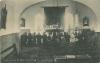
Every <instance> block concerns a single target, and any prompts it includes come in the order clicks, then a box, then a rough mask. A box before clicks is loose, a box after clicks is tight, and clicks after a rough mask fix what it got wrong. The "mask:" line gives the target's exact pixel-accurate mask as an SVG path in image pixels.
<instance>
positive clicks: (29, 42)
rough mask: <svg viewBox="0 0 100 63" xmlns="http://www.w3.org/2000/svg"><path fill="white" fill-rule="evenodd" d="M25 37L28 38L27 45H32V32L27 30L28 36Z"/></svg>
mask: <svg viewBox="0 0 100 63" xmlns="http://www.w3.org/2000/svg"><path fill="white" fill-rule="evenodd" d="M27 39H28V46H29V47H30V46H32V34H31V33H30V32H29V33H28V36H27Z"/></svg>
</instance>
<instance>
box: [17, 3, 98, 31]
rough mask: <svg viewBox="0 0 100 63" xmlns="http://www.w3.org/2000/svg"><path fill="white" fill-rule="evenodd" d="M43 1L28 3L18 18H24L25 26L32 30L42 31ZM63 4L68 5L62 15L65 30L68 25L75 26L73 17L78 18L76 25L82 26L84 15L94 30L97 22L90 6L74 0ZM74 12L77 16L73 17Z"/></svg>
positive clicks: (43, 23) (43, 21) (43, 19)
mask: <svg viewBox="0 0 100 63" xmlns="http://www.w3.org/2000/svg"><path fill="white" fill-rule="evenodd" d="M45 2H46V1H42V2H38V3H36V4H33V5H30V6H29V7H26V8H25V9H24V10H23V12H22V13H21V14H20V18H19V19H21V18H24V19H25V20H26V21H25V22H26V24H25V25H26V28H29V29H31V31H32V32H36V31H41V30H42V32H43V31H44V25H45V18H46V16H45V12H44V8H43V6H44V5H45ZM59 4H60V5H61V4H63V3H59ZM46 5H47V4H46ZM64 5H68V6H69V7H66V9H65V15H64V16H65V20H64V25H65V29H66V30H68V28H69V26H70V27H72V28H73V27H75V19H77V18H78V20H79V22H78V24H79V25H78V26H80V27H82V24H83V18H84V17H85V16H88V18H89V20H90V28H91V29H94V30H95V28H96V25H95V23H96V22H97V18H96V15H95V13H94V12H93V10H92V9H91V8H89V7H88V6H86V5H84V4H82V3H80V2H76V1H69V2H66V3H64ZM68 14H69V15H68ZM71 14H72V15H71ZM75 14H77V16H78V17H75ZM36 16H37V17H36ZM38 18H39V19H38ZM19 21H21V20H19ZM37 21H38V22H37ZM40 25H41V26H40Z"/></svg>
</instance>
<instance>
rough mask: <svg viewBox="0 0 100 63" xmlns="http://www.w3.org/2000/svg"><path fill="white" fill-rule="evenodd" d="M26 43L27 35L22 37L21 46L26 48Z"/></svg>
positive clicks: (24, 34)
mask: <svg viewBox="0 0 100 63" xmlns="http://www.w3.org/2000/svg"><path fill="white" fill-rule="evenodd" d="M26 42H27V33H26V32H25V33H23V34H22V35H21V46H26Z"/></svg>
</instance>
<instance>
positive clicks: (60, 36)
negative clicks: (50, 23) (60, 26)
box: [21, 32, 70, 46]
mask: <svg viewBox="0 0 100 63" xmlns="http://www.w3.org/2000/svg"><path fill="white" fill-rule="evenodd" d="M51 42H53V43H60V42H70V35H69V34H68V33H66V32H52V33H45V32H44V33H43V34H42V35H41V34H40V33H38V34H36V33H33V34H32V33H27V32H25V33H23V34H22V35H21V43H22V45H24V46H35V45H39V46H40V45H47V44H48V43H51Z"/></svg>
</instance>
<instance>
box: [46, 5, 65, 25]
mask: <svg viewBox="0 0 100 63" xmlns="http://www.w3.org/2000/svg"><path fill="white" fill-rule="evenodd" d="M44 12H45V15H46V25H55V24H59V25H61V22H62V18H63V15H64V12H65V7H45V8H44Z"/></svg>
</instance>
